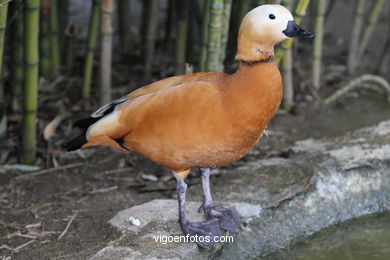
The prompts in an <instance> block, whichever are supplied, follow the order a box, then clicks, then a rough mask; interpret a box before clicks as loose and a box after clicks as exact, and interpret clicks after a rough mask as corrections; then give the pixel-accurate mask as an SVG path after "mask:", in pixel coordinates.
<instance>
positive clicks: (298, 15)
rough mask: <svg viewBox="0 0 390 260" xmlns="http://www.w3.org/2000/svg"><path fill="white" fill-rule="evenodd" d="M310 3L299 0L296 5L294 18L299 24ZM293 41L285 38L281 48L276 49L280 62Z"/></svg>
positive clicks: (306, 0) (276, 56)
mask: <svg viewBox="0 0 390 260" xmlns="http://www.w3.org/2000/svg"><path fill="white" fill-rule="evenodd" d="M309 3H310V0H299V1H298V3H297V6H296V7H295V12H294V20H295V22H296V23H297V24H300V23H301V20H302V17H304V16H305V14H306V10H307V7H308V5H309ZM292 43H293V39H287V40H284V41H283V42H282V43H281V44H280V45H279V48H278V49H277V50H276V53H275V60H276V62H277V63H278V64H279V63H280V61H281V60H282V58H283V56H284V54H285V53H286V50H287V49H289V48H291V45H292Z"/></svg>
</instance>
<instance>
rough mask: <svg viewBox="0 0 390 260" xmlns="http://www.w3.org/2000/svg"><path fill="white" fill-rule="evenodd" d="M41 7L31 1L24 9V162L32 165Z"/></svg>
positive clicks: (34, 141) (36, 106)
mask: <svg viewBox="0 0 390 260" xmlns="http://www.w3.org/2000/svg"><path fill="white" fill-rule="evenodd" d="M39 5H40V0H29V1H27V2H26V5H25V8H24V28H25V30H24V51H25V54H24V64H25V65H24V66H25V70H24V75H25V77H24V95H23V96H24V98H23V120H22V161H23V162H24V163H26V164H32V163H34V161H35V153H36V116H37V108H38V104H37V103H38V102H37V101H38V64H39V49H38V38H39Z"/></svg>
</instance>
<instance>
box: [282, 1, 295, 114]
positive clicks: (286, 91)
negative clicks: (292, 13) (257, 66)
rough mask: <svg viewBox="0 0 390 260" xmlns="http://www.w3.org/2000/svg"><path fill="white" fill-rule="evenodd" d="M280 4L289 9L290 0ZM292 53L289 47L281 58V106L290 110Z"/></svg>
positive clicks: (292, 100) (292, 83) (291, 102)
mask: <svg viewBox="0 0 390 260" xmlns="http://www.w3.org/2000/svg"><path fill="white" fill-rule="evenodd" d="M282 5H283V6H284V7H286V8H288V9H291V6H292V2H291V0H284V1H282ZM292 63H293V53H292V50H291V49H288V50H287V51H286V54H285V56H284V57H283V59H282V77H283V108H284V109H285V110H286V111H291V110H292V108H293V106H294V82H293V72H292V68H293V65H292Z"/></svg>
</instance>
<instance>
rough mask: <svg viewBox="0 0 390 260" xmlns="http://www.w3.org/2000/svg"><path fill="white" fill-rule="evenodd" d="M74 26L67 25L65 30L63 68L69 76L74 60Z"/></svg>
mask: <svg viewBox="0 0 390 260" xmlns="http://www.w3.org/2000/svg"><path fill="white" fill-rule="evenodd" d="M75 34H76V25H74V24H68V26H67V27H66V28H65V51H66V52H65V68H66V74H67V75H71V74H72V71H73V67H74V59H75V40H76V39H75Z"/></svg>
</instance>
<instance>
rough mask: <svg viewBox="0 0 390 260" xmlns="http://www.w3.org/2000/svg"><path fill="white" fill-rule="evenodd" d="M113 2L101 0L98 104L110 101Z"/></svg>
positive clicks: (111, 0)
mask: <svg viewBox="0 0 390 260" xmlns="http://www.w3.org/2000/svg"><path fill="white" fill-rule="evenodd" d="M113 8H114V6H113V0H102V4H101V20H100V62H99V65H100V66H99V79H100V80H99V81H100V104H101V105H104V104H106V103H108V102H110V100H111V66H112V64H111V63H112V37H113V29H112V13H113Z"/></svg>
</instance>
